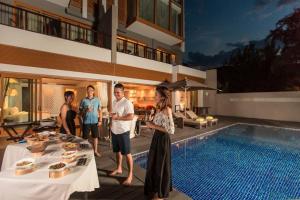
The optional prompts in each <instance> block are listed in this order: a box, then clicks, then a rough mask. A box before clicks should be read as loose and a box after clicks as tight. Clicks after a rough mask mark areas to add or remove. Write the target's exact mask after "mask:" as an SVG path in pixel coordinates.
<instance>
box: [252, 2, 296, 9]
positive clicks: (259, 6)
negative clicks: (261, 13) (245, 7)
mask: <svg viewBox="0 0 300 200" xmlns="http://www.w3.org/2000/svg"><path fill="white" fill-rule="evenodd" d="M296 2H299V0H255V2H254V7H255V9H256V10H261V9H263V8H265V7H266V6H268V5H270V4H273V3H276V7H281V6H284V5H288V4H293V3H296Z"/></svg>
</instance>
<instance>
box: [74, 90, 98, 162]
mask: <svg viewBox="0 0 300 200" xmlns="http://www.w3.org/2000/svg"><path fill="white" fill-rule="evenodd" d="M79 111H80V114H81V116H82V125H83V126H82V132H83V135H82V137H83V139H88V138H89V133H90V132H91V133H92V138H93V147H94V152H95V156H98V157H100V156H101V154H100V153H99V152H98V137H99V127H100V126H101V125H102V112H101V102H100V100H99V99H98V98H97V97H95V88H94V86H92V85H89V86H87V97H86V98H84V99H82V100H81V103H80V106H79Z"/></svg>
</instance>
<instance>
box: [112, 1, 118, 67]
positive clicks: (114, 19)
mask: <svg viewBox="0 0 300 200" xmlns="http://www.w3.org/2000/svg"><path fill="white" fill-rule="evenodd" d="M111 20H112V23H111V28H112V30H111V63H117V30H118V0H114V3H113V5H112V19H111Z"/></svg>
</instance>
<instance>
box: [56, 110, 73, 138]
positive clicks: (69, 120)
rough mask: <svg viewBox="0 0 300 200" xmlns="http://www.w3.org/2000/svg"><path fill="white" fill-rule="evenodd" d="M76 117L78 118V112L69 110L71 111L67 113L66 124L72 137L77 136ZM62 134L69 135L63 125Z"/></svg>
mask: <svg viewBox="0 0 300 200" xmlns="http://www.w3.org/2000/svg"><path fill="white" fill-rule="evenodd" d="M60 116H61V115H60ZM75 117H76V112H75V111H74V110H72V109H71V108H69V110H68V111H67V116H66V122H67V126H68V128H69V130H70V132H71V134H72V135H76V127H75ZM60 132H61V133H63V134H67V131H66V130H65V128H64V126H63V125H62V126H61V128H60Z"/></svg>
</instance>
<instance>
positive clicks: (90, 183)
mask: <svg viewBox="0 0 300 200" xmlns="http://www.w3.org/2000/svg"><path fill="white" fill-rule="evenodd" d="M63 151H64V150H63V149H62V148H61V144H52V145H49V146H48V147H47V149H46V154H45V155H43V156H42V157H39V158H35V160H36V164H37V170H35V171H34V172H33V173H30V174H26V175H22V176H16V175H15V167H14V165H15V163H16V162H17V161H18V160H20V159H22V158H29V157H31V154H30V152H29V151H28V150H27V149H26V144H12V145H8V146H7V147H6V150H5V154H4V159H3V163H2V167H1V172H0V199H1V200H16V199H20V200H21V199H22V200H27V199H28V200H38V199H43V200H46V199H47V200H67V199H69V197H70V195H71V194H72V193H73V192H89V191H94V190H95V188H99V180H98V174H97V168H96V162H95V157H94V153H93V150H92V148H90V149H88V150H82V151H79V155H80V154H86V155H87V156H88V158H89V159H88V161H89V162H88V164H87V165H86V166H76V167H72V164H71V170H70V173H69V174H68V175H66V176H64V177H62V178H59V179H49V170H48V166H49V165H50V164H52V163H54V162H58V161H60V160H61V154H62V153H63ZM75 164H76V163H73V165H75Z"/></svg>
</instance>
